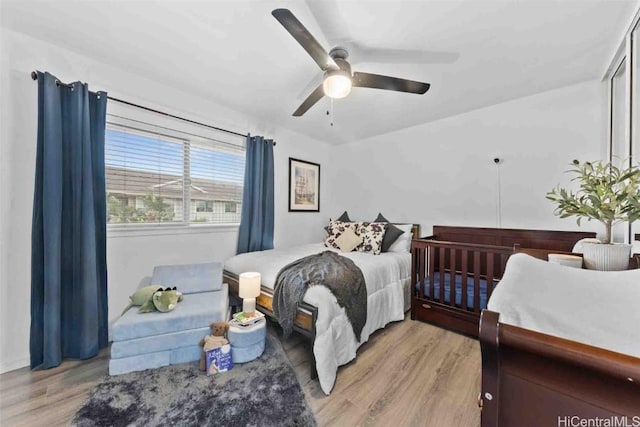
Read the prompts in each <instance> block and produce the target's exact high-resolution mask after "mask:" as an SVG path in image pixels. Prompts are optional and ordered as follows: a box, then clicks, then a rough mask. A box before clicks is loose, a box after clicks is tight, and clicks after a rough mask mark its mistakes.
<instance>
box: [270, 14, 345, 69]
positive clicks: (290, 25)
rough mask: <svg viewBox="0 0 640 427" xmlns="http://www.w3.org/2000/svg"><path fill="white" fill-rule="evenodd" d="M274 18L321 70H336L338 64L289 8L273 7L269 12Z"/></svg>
mask: <svg viewBox="0 0 640 427" xmlns="http://www.w3.org/2000/svg"><path fill="white" fill-rule="evenodd" d="M271 14H272V15H273V17H274V18H276V19H277V20H278V22H279V23H280V24H282V26H283V27H284V28H285V29H286V30H287V31H288V32H289V34H291V35H292V36H293V38H294V39H296V41H297V42H298V43H300V45H301V46H302V47H303V48H304V50H306V51H307V53H308V54H309V55H310V56H311V57H312V58H313V60H314V61H316V64H318V66H319V67H320V69H322V70H323V71H326V70H329V69H331V70H337V69H338V68H339V67H338V64H336V62H335V61H334V60H333V58H331V57H330V56H329V54H328V53H327V51H326V50H324V48H323V47H322V45H320V43H318V41H317V40H316V39H315V38H314V37H313V36H312V35H311V33H310V32H309V31H308V30H307V29H306V28H305V26H304V25H302V23H301V22H300V21H299V20H298V18H296V17H295V16H294V15H293V13H291V11H290V10H289V9H275V10H273V11H272V12H271Z"/></svg>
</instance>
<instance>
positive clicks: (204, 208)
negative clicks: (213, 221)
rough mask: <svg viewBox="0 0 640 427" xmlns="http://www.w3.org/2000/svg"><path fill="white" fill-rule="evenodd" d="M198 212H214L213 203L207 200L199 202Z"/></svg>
mask: <svg viewBox="0 0 640 427" xmlns="http://www.w3.org/2000/svg"><path fill="white" fill-rule="evenodd" d="M196 212H213V202H209V201H206V200H197V201H196Z"/></svg>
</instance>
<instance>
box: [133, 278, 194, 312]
mask: <svg viewBox="0 0 640 427" xmlns="http://www.w3.org/2000/svg"><path fill="white" fill-rule="evenodd" d="M183 299H184V296H183V295H182V293H181V292H180V291H178V290H177V289H176V288H175V286H174V287H173V288H163V287H161V286H158V285H150V286H145V287H144V288H140V289H138V290H137V291H135V292H134V293H133V295H131V296H130V297H129V300H130V301H129V305H127V307H126V308H125V309H124V311H123V312H122V314H124V313H125V312H126V311H127V310H129V309H130V308H131V307H133V306H140V308H139V309H138V313H150V312H152V311H159V312H162V313H166V312H169V311H172V310H173V309H175V308H176V306H177V305H178V303H179V302H180V301H182V300H183Z"/></svg>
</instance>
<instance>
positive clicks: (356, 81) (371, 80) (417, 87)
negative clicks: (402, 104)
mask: <svg viewBox="0 0 640 427" xmlns="http://www.w3.org/2000/svg"><path fill="white" fill-rule="evenodd" d="M351 84H352V85H353V86H355V87H370V88H374V89H385V90H395V91H398V92H408V93H417V94H420V95H422V94H424V93H425V92H426V91H427V90H429V86H431V85H430V84H429V83H422V82H416V81H414V80H407V79H399V78H397V77H390V76H381V75H379V74H370V73H358V72H355V73H353V79H352V81H351Z"/></svg>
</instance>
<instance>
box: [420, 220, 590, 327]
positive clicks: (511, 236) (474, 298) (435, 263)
mask: <svg viewBox="0 0 640 427" xmlns="http://www.w3.org/2000/svg"><path fill="white" fill-rule="evenodd" d="M593 237H595V233H591V232H573V231H547V230H522V229H505V228H479V227H455V226H442V225H436V226H434V227H433V235H432V236H428V237H423V238H420V239H414V240H413V242H412V245H411V255H412V263H411V277H412V283H414V289H413V297H412V300H411V318H412V319H415V320H422V321H426V322H429V323H433V324H435V325H438V326H441V327H444V328H447V329H450V330H453V331H455V332H459V333H462V334H465V335H469V336H473V337H477V336H478V326H479V323H480V313H481V312H482V310H483V309H484V308H486V306H487V301H488V300H489V298H490V296H491V294H492V292H493V290H494V289H495V288H496V286H497V285H498V282H499V281H500V279H501V278H502V274H503V272H504V268H505V265H506V262H507V260H508V259H509V257H510V256H511V255H512V254H513V253H514V252H516V251H525V252H527V253H529V254H532V255H534V256H539V257H541V258H546V255H547V254H548V253H549V252H554V253H569V252H570V251H571V249H573V246H574V244H575V243H576V242H577V241H578V240H580V239H584V238H593ZM452 284H453V286H452ZM441 287H442V288H443V290H444V291H443V292H440V288H441Z"/></svg>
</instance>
